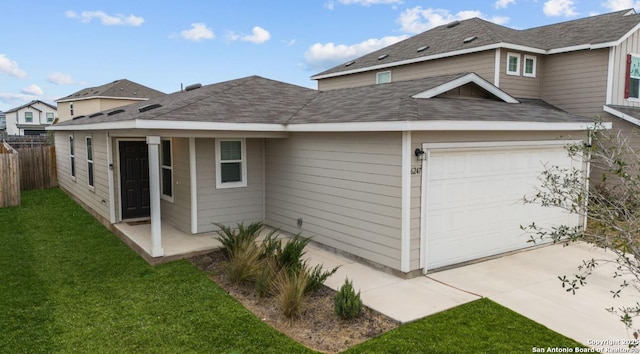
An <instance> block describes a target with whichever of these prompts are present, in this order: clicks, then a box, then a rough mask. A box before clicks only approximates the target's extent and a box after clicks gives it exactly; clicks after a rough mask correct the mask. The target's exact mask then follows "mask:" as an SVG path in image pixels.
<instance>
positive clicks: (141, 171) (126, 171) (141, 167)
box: [119, 141, 151, 219]
mask: <svg viewBox="0 0 640 354" xmlns="http://www.w3.org/2000/svg"><path fill="white" fill-rule="evenodd" d="M119 149H120V200H121V204H122V219H133V218H141V217H147V216H149V215H150V210H151V208H150V203H149V155H148V153H147V144H146V143H145V142H144V141H121V142H120V146H119Z"/></svg>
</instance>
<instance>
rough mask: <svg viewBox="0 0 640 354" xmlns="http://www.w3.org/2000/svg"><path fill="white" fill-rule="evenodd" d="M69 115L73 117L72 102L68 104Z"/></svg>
mask: <svg viewBox="0 0 640 354" xmlns="http://www.w3.org/2000/svg"><path fill="white" fill-rule="evenodd" d="M69 113H70V114H71V116H73V102H69Z"/></svg>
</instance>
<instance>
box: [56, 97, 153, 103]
mask: <svg viewBox="0 0 640 354" xmlns="http://www.w3.org/2000/svg"><path fill="white" fill-rule="evenodd" d="M97 98H100V99H102V98H106V99H113V100H131V101H148V100H149V98H142V97H115V96H89V97H82V98H66V97H65V98H60V99H57V100H55V102H58V103H60V102H75V101H84V100H91V99H97Z"/></svg>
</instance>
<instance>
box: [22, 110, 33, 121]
mask: <svg viewBox="0 0 640 354" xmlns="http://www.w3.org/2000/svg"><path fill="white" fill-rule="evenodd" d="M24 122H25V123H33V112H24Z"/></svg>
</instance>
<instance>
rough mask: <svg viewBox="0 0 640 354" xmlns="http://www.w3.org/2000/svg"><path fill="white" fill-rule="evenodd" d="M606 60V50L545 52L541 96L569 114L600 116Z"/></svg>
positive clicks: (603, 96) (604, 84)
mask: <svg viewBox="0 0 640 354" xmlns="http://www.w3.org/2000/svg"><path fill="white" fill-rule="evenodd" d="M608 59H609V51H608V50H607V49H598V50H587V51H577V52H570V53H562V54H554V55H548V56H547V57H546V58H545V61H544V72H543V84H542V99H543V100H545V101H547V102H549V103H550V104H552V105H554V106H557V107H558V108H560V109H563V110H565V111H567V112H569V113H573V114H578V115H582V116H585V117H595V116H597V115H599V114H600V113H601V112H602V106H603V105H604V103H605V99H606V91H607V63H608Z"/></svg>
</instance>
